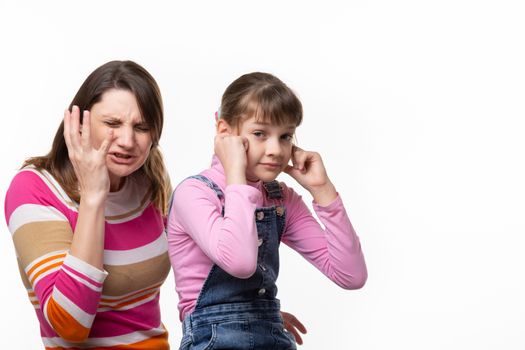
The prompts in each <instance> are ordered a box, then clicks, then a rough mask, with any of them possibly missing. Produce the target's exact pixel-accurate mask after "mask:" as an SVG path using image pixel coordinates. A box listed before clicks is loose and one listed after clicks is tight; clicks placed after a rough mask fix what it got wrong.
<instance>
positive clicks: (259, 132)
mask: <svg viewBox="0 0 525 350" xmlns="http://www.w3.org/2000/svg"><path fill="white" fill-rule="evenodd" d="M253 135H254V136H255V137H263V136H264V133H263V132H262V131H254V132H253Z"/></svg>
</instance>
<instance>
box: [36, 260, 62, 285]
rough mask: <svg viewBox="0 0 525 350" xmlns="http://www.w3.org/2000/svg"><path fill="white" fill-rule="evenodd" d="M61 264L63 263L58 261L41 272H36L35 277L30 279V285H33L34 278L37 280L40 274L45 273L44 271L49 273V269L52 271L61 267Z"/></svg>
mask: <svg viewBox="0 0 525 350" xmlns="http://www.w3.org/2000/svg"><path fill="white" fill-rule="evenodd" d="M62 263H63V261H59V262H57V263H54V264H51V265H49V266H48V267H46V268H45V269H42V270H40V271H38V273H37V274H35V275H34V276H33V278H31V285H33V283H34V282H35V280H36V278H37V277H38V276H40V275H41V274H43V273H44V272H46V271H49V270H51V269H54V268H55V267H57V266H62Z"/></svg>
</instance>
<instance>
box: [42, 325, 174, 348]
mask: <svg viewBox="0 0 525 350" xmlns="http://www.w3.org/2000/svg"><path fill="white" fill-rule="evenodd" d="M164 333H166V330H165V329H164V328H160V327H159V328H153V329H149V330H147V331H138V332H133V333H128V334H124V335H119V336H115V337H105V338H88V339H87V340H86V341H85V342H83V343H70V342H67V341H65V340H63V339H62V338H59V337H53V338H47V337H42V341H43V342H44V345H45V346H46V347H50V348H52V347H63V348H81V349H89V348H95V347H109V346H117V345H126V344H133V343H138V342H140V341H143V340H146V339H149V338H153V337H155V336H158V335H161V334H164Z"/></svg>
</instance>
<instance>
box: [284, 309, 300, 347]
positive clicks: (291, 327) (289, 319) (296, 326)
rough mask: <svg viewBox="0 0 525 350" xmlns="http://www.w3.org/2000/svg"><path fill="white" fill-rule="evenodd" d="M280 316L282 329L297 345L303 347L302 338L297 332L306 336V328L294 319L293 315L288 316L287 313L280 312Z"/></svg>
mask: <svg viewBox="0 0 525 350" xmlns="http://www.w3.org/2000/svg"><path fill="white" fill-rule="evenodd" d="M281 316H282V318H283V321H284V328H285V329H286V330H287V331H288V332H290V333H292V334H293V337H294V338H295V341H296V342H297V344H299V345H303V338H301V335H300V334H299V332H301V333H303V334H306V328H305V327H304V326H303V324H302V323H301V322H300V321H299V320H298V319H297V318H295V316H294V315H292V314H289V313H288V312H284V311H281Z"/></svg>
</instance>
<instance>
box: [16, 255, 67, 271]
mask: <svg viewBox="0 0 525 350" xmlns="http://www.w3.org/2000/svg"><path fill="white" fill-rule="evenodd" d="M66 253H67V250H55V251H54V252H49V253H46V254H44V255H41V256H39V257H38V258H36V259H35V260H33V261H31V262H30V263H29V265H27V266H26V268H25V269H24V271H25V273H26V275H27V271H29V270H31V269H32V268H33V266H35V265H36V264H38V263H39V262H41V261H42V260H45V259H47V258H49V257H50V256H53V255H60V254H66ZM55 260H64V259H63V258H61V259H59V258H56V259H54V260H52V261H55Z"/></svg>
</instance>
